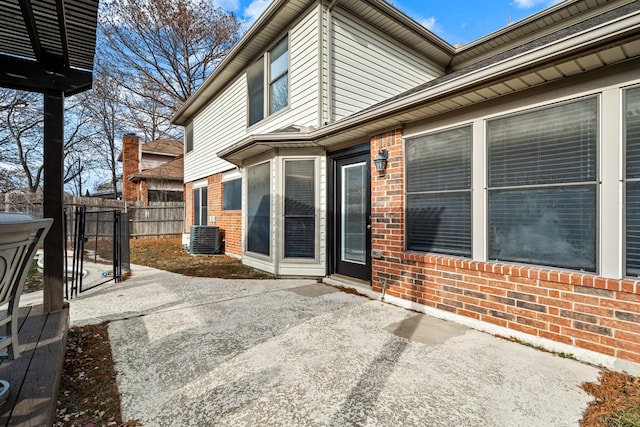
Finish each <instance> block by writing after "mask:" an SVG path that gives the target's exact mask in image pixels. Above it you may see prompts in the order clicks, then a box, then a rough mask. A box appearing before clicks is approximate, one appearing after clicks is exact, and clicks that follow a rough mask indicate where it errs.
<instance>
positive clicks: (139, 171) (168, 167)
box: [118, 134, 184, 205]
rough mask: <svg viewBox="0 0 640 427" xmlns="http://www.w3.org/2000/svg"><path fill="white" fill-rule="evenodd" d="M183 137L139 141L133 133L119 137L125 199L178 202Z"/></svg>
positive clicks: (181, 171) (181, 172)
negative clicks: (179, 138)
mask: <svg viewBox="0 0 640 427" xmlns="http://www.w3.org/2000/svg"><path fill="white" fill-rule="evenodd" d="M183 154H184V148H183V143H182V141H177V140H175V139H157V140H155V141H151V142H147V143H144V144H141V143H140V138H139V137H137V136H136V135H132V134H128V135H124V136H123V137H122V151H121V153H120V156H118V161H119V162H122V181H123V185H122V190H123V198H124V200H125V201H133V202H136V201H137V202H143V203H144V204H145V205H147V204H149V203H150V202H181V201H182V200H183V192H184V186H183V175H184V166H183Z"/></svg>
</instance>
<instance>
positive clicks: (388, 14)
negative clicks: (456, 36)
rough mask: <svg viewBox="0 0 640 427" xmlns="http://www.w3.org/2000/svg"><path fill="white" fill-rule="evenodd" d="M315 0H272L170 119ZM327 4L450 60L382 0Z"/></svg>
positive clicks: (188, 109)
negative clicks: (348, 11)
mask: <svg viewBox="0 0 640 427" xmlns="http://www.w3.org/2000/svg"><path fill="white" fill-rule="evenodd" d="M316 4H317V2H316V1H315V0H274V1H273V2H272V3H271V4H270V5H269V7H267V9H266V10H265V11H264V12H263V14H262V15H261V16H260V17H259V18H258V19H257V20H256V22H255V23H254V24H253V25H252V26H251V27H250V28H249V29H248V30H247V32H245V34H244V36H242V38H241V39H240V40H239V41H238V43H236V45H235V46H234V47H233V48H232V49H231V51H230V52H229V53H228V54H227V55H226V56H225V58H224V60H222V62H221V63H220V64H219V65H218V66H217V67H216V69H215V70H214V71H213V73H211V75H210V76H209V77H208V78H207V79H206V80H205V81H204V83H203V84H202V85H201V86H200V87H199V88H198V90H196V92H195V93H194V94H193V95H191V97H189V99H187V100H186V101H185V103H184V104H183V105H182V106H181V107H180V108H179V109H178V111H177V112H176V114H175V115H174V116H173V117H172V119H171V121H172V122H173V123H175V124H178V125H186V124H187V123H188V122H189V121H190V120H191V118H192V117H193V116H194V115H195V114H197V112H198V111H199V110H200V109H202V108H203V107H204V106H205V105H206V104H207V103H208V102H209V101H210V100H211V99H213V98H214V97H215V96H216V95H217V94H218V93H219V92H220V91H222V90H223V89H224V88H225V87H226V86H227V84H229V83H230V82H231V81H232V80H233V79H236V78H237V77H238V75H239V74H240V73H242V72H243V71H244V70H245V69H246V67H247V66H248V65H249V64H251V63H253V61H255V60H256V58H257V56H258V55H260V54H262V53H263V52H264V51H265V50H266V49H267V47H268V46H269V45H270V44H271V43H272V42H273V41H274V40H275V39H276V38H277V37H278V36H280V35H281V34H282V32H283V31H285V30H286V29H287V28H288V27H289V25H291V23H292V22H294V21H295V20H296V19H297V18H298V17H299V16H301V15H302V14H303V13H304V11H305V10H307V9H308V8H309V7H312V6H313V5H316ZM330 7H340V8H343V9H346V10H350V11H351V12H352V13H354V14H356V15H358V17H359V18H360V19H363V20H364V21H365V22H369V23H371V24H372V25H375V26H376V27H377V28H380V29H381V30H383V31H384V32H385V34H388V35H392V36H393V37H395V38H396V39H398V40H400V41H402V42H404V43H405V44H406V45H408V46H412V47H413V48H414V49H416V50H417V51H419V52H421V53H422V54H424V55H425V57H427V58H431V59H432V60H434V61H435V62H436V63H438V65H440V66H441V67H445V66H446V65H447V64H448V63H449V61H450V60H451V56H452V55H453V53H454V48H453V46H451V45H450V44H449V43H447V42H446V41H444V40H442V39H441V38H439V37H438V36H436V35H435V34H433V33H432V32H430V31H429V30H427V29H426V28H424V27H423V26H422V25H420V24H418V23H417V22H416V21H414V20H413V19H411V18H410V17H409V16H407V15H406V14H404V13H402V12H401V11H399V10H398V9H396V8H395V7H393V6H391V5H390V4H389V3H387V2H386V1H384V0H360V1H357V2H354V1H352V0H334V1H333V2H332V5H331V6H330Z"/></svg>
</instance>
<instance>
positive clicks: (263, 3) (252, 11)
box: [243, 0, 271, 25]
mask: <svg viewBox="0 0 640 427" xmlns="http://www.w3.org/2000/svg"><path fill="white" fill-rule="evenodd" d="M270 3H271V0H253V1H252V2H251V4H250V5H249V6H247V7H246V8H245V10H244V12H243V15H244V18H245V19H246V22H247V24H249V25H251V24H253V22H254V21H255V20H256V19H258V17H259V16H260V15H261V14H262V12H264V11H265V9H266V8H267V7H268V6H269V4H270Z"/></svg>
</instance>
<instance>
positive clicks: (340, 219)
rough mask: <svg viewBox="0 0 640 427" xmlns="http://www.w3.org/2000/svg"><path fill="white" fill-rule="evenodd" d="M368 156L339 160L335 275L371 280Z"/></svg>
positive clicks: (336, 174) (335, 228)
mask: <svg viewBox="0 0 640 427" xmlns="http://www.w3.org/2000/svg"><path fill="white" fill-rule="evenodd" d="M369 164H370V162H369V154H368V153H367V154H361V155H357V156H352V157H348V158H342V159H339V160H336V163H335V165H336V168H335V181H336V187H335V188H336V194H335V199H334V200H335V227H334V236H335V239H334V242H335V247H334V254H335V261H336V262H335V270H336V271H335V272H336V273H338V274H343V275H345V276H350V277H355V278H358V279H362V280H371V219H370V216H371V195H370V186H371V184H370V180H371V178H370V176H371V170H370V166H369Z"/></svg>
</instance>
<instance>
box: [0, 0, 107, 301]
mask: <svg viewBox="0 0 640 427" xmlns="http://www.w3.org/2000/svg"><path fill="white" fill-rule="evenodd" d="M98 1H99V0H2V1H1V2H0V86H2V87H6V88H12V89H20V90H26V91H32V92H40V93H43V94H44V217H46V218H53V220H54V221H53V225H52V226H51V229H50V230H49V234H48V235H47V237H46V239H45V242H44V249H45V250H44V311H45V312H49V313H52V312H56V311H60V310H62V308H63V305H64V293H63V277H64V265H65V262H64V257H65V248H64V241H65V236H64V223H63V222H64V205H63V194H64V189H63V169H64V164H63V159H64V157H63V146H64V98H65V96H70V95H73V94H76V93H79V92H82V91H85V90H87V89H90V88H91V84H92V78H93V76H92V71H93V58H94V54H95V46H96V26H97V15H98Z"/></svg>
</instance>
